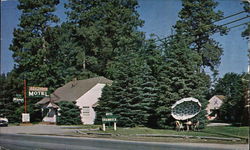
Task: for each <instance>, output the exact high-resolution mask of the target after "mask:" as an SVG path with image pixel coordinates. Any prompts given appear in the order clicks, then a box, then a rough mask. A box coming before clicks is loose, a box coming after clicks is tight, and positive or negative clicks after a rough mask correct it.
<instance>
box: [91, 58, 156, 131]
mask: <svg viewBox="0 0 250 150" xmlns="http://www.w3.org/2000/svg"><path fill="white" fill-rule="evenodd" d="M118 60H119V61H117V62H116V63H115V64H113V68H116V69H114V70H116V72H112V74H113V76H114V78H115V79H116V80H114V82H113V84H112V85H111V86H106V87H105V88H104V89H103V93H102V97H101V98H100V101H99V105H98V106H97V107H96V109H95V110H96V111H97V119H96V123H100V119H101V117H102V116H104V114H105V113H106V112H112V113H114V114H115V115H117V116H118V125H119V126H127V127H133V126H138V125H144V126H148V125H149V124H150V123H151V121H152V117H151V116H152V115H153V113H154V110H153V105H154V103H155V101H156V97H157V95H156V90H157V89H156V83H155V79H154V77H153V76H152V75H151V70H150V68H149V66H148V65H147V64H146V63H145V61H143V60H142V59H141V58H140V57H139V55H138V54H134V53H131V54H127V55H123V56H120V57H119V59H118Z"/></svg>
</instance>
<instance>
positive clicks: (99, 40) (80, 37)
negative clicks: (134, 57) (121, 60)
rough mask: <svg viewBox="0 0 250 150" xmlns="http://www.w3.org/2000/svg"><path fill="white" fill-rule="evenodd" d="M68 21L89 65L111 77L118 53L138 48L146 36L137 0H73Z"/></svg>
mask: <svg viewBox="0 0 250 150" xmlns="http://www.w3.org/2000/svg"><path fill="white" fill-rule="evenodd" d="M66 6H67V8H69V12H68V13H67V14H68V19H69V23H72V24H73V30H74V32H73V36H72V37H73V38H74V39H75V42H76V43H77V44H78V46H79V47H80V48H81V49H80V51H81V54H82V59H83V62H84V65H85V66H86V69H89V70H90V71H92V72H94V73H97V74H98V75H103V76H106V77H108V78H112V76H107V72H106V69H107V68H109V66H110V65H111V64H112V63H113V61H114V59H115V57H116V56H119V55H121V54H122V53H123V54H124V53H129V51H131V50H134V49H138V47H139V45H140V44H141V40H142V39H143V38H144V35H143V33H142V32H139V31H138V30H137V28H138V27H140V26H142V24H143V21H141V20H140V19H139V14H138V13H137V11H136V8H137V6H138V4H137V2H136V0H95V1H93V0H84V1H79V0H70V1H69V3H68V4H67V5H66Z"/></svg>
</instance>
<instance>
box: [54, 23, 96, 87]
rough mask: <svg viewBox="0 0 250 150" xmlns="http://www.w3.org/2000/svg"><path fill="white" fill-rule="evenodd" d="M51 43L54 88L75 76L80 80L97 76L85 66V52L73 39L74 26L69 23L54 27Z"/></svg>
mask: <svg viewBox="0 0 250 150" xmlns="http://www.w3.org/2000/svg"><path fill="white" fill-rule="evenodd" d="M51 32H52V33H51V34H50V35H51V38H52V39H54V40H53V42H52V43H50V49H52V50H53V49H54V51H51V52H53V53H51V60H52V61H51V73H52V74H53V76H52V77H51V78H54V79H55V80H53V81H55V82H53V83H52V85H53V86H52V87H53V88H54V89H56V88H58V87H60V86H63V85H64V84H65V83H67V82H69V81H71V80H72V79H73V78H77V79H78V80H81V79H86V78H91V77H94V76H96V75H95V74H94V73H92V72H90V71H89V70H88V69H86V68H85V66H84V60H83V52H82V51H81V48H80V47H79V46H77V44H76V43H75V42H74V41H73V39H72V37H71V36H72V32H73V31H72V28H71V25H70V24H68V23H63V24H62V25H61V26H57V27H55V28H54V30H53V31H51Z"/></svg>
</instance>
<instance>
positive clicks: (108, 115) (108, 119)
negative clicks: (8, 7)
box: [102, 113, 117, 131]
mask: <svg viewBox="0 0 250 150" xmlns="http://www.w3.org/2000/svg"><path fill="white" fill-rule="evenodd" d="M112 122H113V123H114V130H115V131H116V122H117V117H116V116H115V115H113V114H112V113H106V116H105V117H102V130H103V131H106V123H112Z"/></svg>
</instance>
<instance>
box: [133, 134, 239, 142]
mask: <svg viewBox="0 0 250 150" xmlns="http://www.w3.org/2000/svg"><path fill="white" fill-rule="evenodd" d="M136 136H143V137H172V138H197V139H210V140H224V141H240V140H241V139H240V138H222V137H210V136H187V135H171V134H136Z"/></svg>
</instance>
